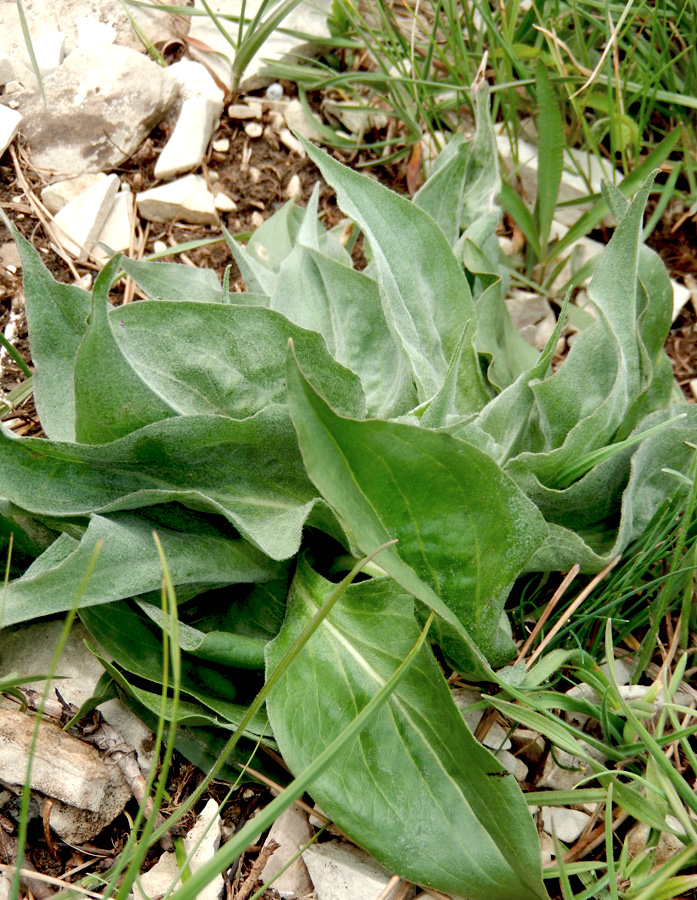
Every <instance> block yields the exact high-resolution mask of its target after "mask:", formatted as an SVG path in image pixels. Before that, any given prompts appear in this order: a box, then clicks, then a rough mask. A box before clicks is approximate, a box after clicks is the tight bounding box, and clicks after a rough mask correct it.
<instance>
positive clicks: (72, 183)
mask: <svg viewBox="0 0 697 900" xmlns="http://www.w3.org/2000/svg"><path fill="white" fill-rule="evenodd" d="M105 179H106V175H105V174H104V172H87V173H85V174H84V175H76V176H75V178H67V179H65V180H64V181H54V182H53V184H48V185H46V187H45V188H44V189H43V190H42V191H41V202H42V203H43V205H44V206H45V207H46V209H47V210H48V211H49V212H50V213H51V214H52V215H54V216H55V214H56V213H57V212H60V211H61V210H62V209H63V207H64V206H67V204H68V203H70V201H71V200H74V199H75V198H76V197H79V196H80V194H82V193H83V192H84V191H86V190H87V189H88V188H91V187H92V186H93V185H95V184H97V183H98V182H100V181H104V180H105Z"/></svg>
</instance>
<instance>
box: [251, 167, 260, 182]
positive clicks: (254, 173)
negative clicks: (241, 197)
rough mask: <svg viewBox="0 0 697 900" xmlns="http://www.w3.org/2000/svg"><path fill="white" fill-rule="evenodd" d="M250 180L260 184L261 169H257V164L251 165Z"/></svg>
mask: <svg viewBox="0 0 697 900" xmlns="http://www.w3.org/2000/svg"><path fill="white" fill-rule="evenodd" d="M249 180H250V181H251V182H252V184H259V182H260V181H261V169H257V167H256V166H250V167H249Z"/></svg>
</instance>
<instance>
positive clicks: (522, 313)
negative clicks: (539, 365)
mask: <svg viewBox="0 0 697 900" xmlns="http://www.w3.org/2000/svg"><path fill="white" fill-rule="evenodd" d="M506 306H507V307H508V313H509V315H510V317H511V321H512V322H513V325H514V327H515V328H516V330H517V331H518V333H519V334H520V335H521V337H523V338H524V339H525V340H526V341H527V342H528V344H531V345H532V346H533V347H536V349H538V350H543V349H544V346H545V343H546V340H545V339H544V336H545V334H546V337H547V338H549V335H550V334H551V333H552V331H554V327H555V325H556V323H557V320H556V318H555V317H554V313H553V312H552V307H551V306H550V305H549V303H548V302H547V300H546V299H545V298H544V297H540V296H539V294H533V293H530V292H529V291H519V290H512V291H511V294H510V296H509V297H507V298H506ZM543 323H544V325H545V326H546V328H547V329H548V330H547V331H545V332H544V333H542V332H539V333H538V331H539V328H540V326H541V325H542V324H543ZM550 326H551V328H550ZM540 340H541V341H542V346H541V347H540V346H539V343H540Z"/></svg>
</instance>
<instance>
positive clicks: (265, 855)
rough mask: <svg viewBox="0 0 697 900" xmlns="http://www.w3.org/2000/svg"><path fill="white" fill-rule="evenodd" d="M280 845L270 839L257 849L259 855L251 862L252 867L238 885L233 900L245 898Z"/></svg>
mask: <svg viewBox="0 0 697 900" xmlns="http://www.w3.org/2000/svg"><path fill="white" fill-rule="evenodd" d="M280 846H281V845H280V844H279V843H278V842H277V841H274V840H270V841H269V842H268V843H267V844H266V845H265V846H264V847H262V848H261V850H260V851H259V856H257V858H256V859H255V860H254V862H253V863H252V868H251V869H250V870H249V875H247V877H246V878H245V880H244V881H243V882H242V884H241V885H240V887H239V889H238V891H237V893H236V894H235V900H247V897H249V895H250V894H251V893H252V891H253V890H254V888H255V887H256V884H257V881H259V878H260V876H261V871H262V869H263V868H264V866H265V865H266V863H267V862H268V860H269V858H270V857H271V856H272V855H273V854H274V853H275V852H276V850H278V848H279V847H280Z"/></svg>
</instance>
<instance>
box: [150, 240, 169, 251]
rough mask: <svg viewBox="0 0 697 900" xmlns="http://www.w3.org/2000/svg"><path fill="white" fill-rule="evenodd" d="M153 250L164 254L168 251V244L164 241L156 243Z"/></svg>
mask: <svg viewBox="0 0 697 900" xmlns="http://www.w3.org/2000/svg"><path fill="white" fill-rule="evenodd" d="M152 249H153V250H154V251H155V253H164V252H165V250H167V244H165V242H164V241H155V243H154V244H153V245H152Z"/></svg>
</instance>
